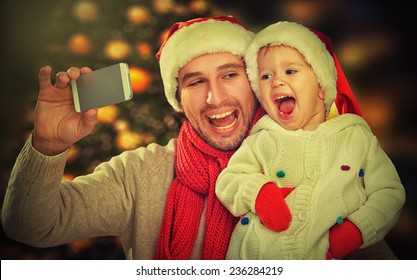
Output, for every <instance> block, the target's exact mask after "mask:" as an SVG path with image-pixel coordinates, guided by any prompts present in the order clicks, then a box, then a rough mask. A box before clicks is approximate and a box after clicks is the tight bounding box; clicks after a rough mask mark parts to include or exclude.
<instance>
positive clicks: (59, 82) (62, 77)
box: [55, 72, 70, 88]
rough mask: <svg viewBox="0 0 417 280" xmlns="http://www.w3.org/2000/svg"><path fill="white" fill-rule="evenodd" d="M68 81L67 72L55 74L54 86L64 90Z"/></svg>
mask: <svg viewBox="0 0 417 280" xmlns="http://www.w3.org/2000/svg"><path fill="white" fill-rule="evenodd" d="M69 81H70V78H69V76H68V74H67V72H58V74H56V80H55V86H56V87H57V88H66V87H67V86H68V83H69Z"/></svg>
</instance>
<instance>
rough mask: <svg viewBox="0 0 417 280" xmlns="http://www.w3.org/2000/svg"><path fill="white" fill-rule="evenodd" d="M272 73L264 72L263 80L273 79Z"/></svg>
mask: <svg viewBox="0 0 417 280" xmlns="http://www.w3.org/2000/svg"><path fill="white" fill-rule="evenodd" d="M271 78H272V75H271V74H263V75H261V80H268V79H271Z"/></svg>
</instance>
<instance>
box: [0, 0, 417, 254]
mask: <svg viewBox="0 0 417 280" xmlns="http://www.w3.org/2000/svg"><path fill="white" fill-rule="evenodd" d="M85 2H88V3H87V4H92V6H91V5H90V6H83V7H84V10H83V9H78V10H76V9H75V8H76V7H81V4H85ZM108 2H112V3H108ZM158 3H165V5H166V6H165V10H164V9H161V6H157V4H158ZM167 3H168V4H167ZM0 5H1V7H0V20H1V24H0V28H1V29H0V30H1V31H0V32H1V33H0V36H1V42H2V43H1V49H0V55H1V59H0V61H1V68H0V69H1V70H0V79H1V102H0V106H1V107H0V131H1V132H0V141H1V142H0V188H1V195H2V196H3V195H4V192H5V188H6V186H7V181H8V179H9V176H10V171H11V168H12V166H13V163H14V161H15V159H16V157H17V154H18V152H19V150H20V149H21V147H22V146H23V143H24V141H25V139H26V138H27V136H28V134H29V133H30V131H31V130H32V128H33V127H32V117H33V109H34V106H35V104H36V98H37V91H38V83H37V73H38V71H39V68H40V67H42V66H43V65H45V64H49V65H51V66H52V67H53V69H54V71H55V73H56V72H57V71H60V70H66V69H67V68H68V67H70V66H85V65H87V66H90V67H91V68H93V69H97V68H99V67H101V66H104V65H110V64H113V63H116V62H117V61H118V60H120V59H117V58H115V57H111V56H110V57H109V56H108V55H106V54H105V52H104V51H103V49H104V46H105V45H106V43H107V42H108V41H110V40H113V39H116V40H124V41H125V42H128V44H130V45H131V46H134V45H135V44H136V43H137V42H138V41H141V42H145V43H146V44H147V46H149V47H150V49H151V51H152V55H151V56H145V55H143V54H138V53H137V52H136V51H135V48H134V47H132V49H131V52H130V54H129V55H127V56H125V57H124V58H123V60H125V61H127V62H128V63H129V64H130V65H131V66H132V65H133V66H139V67H142V69H144V70H145V72H146V74H147V75H148V76H149V77H151V81H150V82H149V83H148V84H147V86H146V88H145V89H143V90H141V91H140V92H137V93H136V94H135V97H134V100H133V101H132V102H130V103H128V104H121V105H119V106H117V110H118V114H116V116H115V117H114V115H112V111H111V110H107V111H104V116H105V117H107V119H106V118H105V119H103V120H102V121H101V123H100V124H99V125H98V128H97V130H96V132H95V134H94V135H91V136H89V137H87V138H86V139H84V140H82V141H80V143H77V145H76V146H75V147H74V151H75V152H74V153H75V155H74V156H73V158H72V160H69V163H68V166H67V170H66V176H68V177H71V176H76V175H79V174H83V173H86V172H89V171H90V170H91V169H92V168H93V167H94V165H96V164H97V163H98V162H100V161H103V160H107V159H109V158H110V157H111V156H112V155H115V154H118V153H120V152H121V151H122V150H125V149H130V148H133V147H135V146H139V145H146V144H147V143H149V142H158V143H161V144H165V143H166V142H167V141H168V139H169V138H171V137H175V136H176V133H177V130H178V125H179V121H178V120H177V119H176V118H173V117H172V110H171V108H170V107H169V105H168V104H167V102H166V101H165V96H164V94H163V90H162V83H161V81H160V77H159V69H158V64H157V61H156V59H155V58H154V53H155V52H156V51H157V49H158V47H159V38H160V35H161V34H162V32H163V31H164V30H165V29H166V28H167V27H169V26H170V25H171V24H172V23H173V22H174V21H179V20H187V19H190V18H192V17H197V16H207V15H213V14H233V15H236V16H238V17H239V18H240V19H241V20H242V21H243V22H244V23H245V24H246V25H247V26H248V27H249V28H250V29H251V30H253V31H254V32H256V31H258V30H260V29H261V28H263V27H265V26H267V25H269V24H271V23H274V22H276V21H280V20H290V21H298V22H300V23H303V24H305V25H307V26H309V27H312V28H316V29H318V30H320V31H322V32H324V33H326V34H327V35H329V36H331V37H332V39H333V44H334V47H335V50H336V53H337V55H338V58H339V60H340V62H341V64H342V66H343V68H344V70H345V74H346V76H347V78H348V80H349V81H350V84H351V87H352V88H353V90H354V92H355V95H356V97H357V99H358V101H359V103H360V106H361V109H362V111H363V115H364V117H365V119H366V120H367V121H368V122H369V124H370V126H371V128H372V130H373V132H374V133H375V134H376V135H377V137H378V139H379V140H380V143H381V145H382V147H383V148H384V150H385V151H386V153H387V154H388V155H389V156H390V157H391V159H392V161H393V162H394V164H395V165H396V167H397V170H398V173H399V174H400V177H401V179H402V182H403V184H404V186H405V188H406V192H407V202H406V205H405V207H404V209H403V211H402V213H401V216H400V219H399V221H398V223H397V225H396V226H395V228H394V229H393V230H392V231H391V232H390V233H389V234H388V236H387V238H386V240H387V241H388V243H389V244H390V246H391V248H392V249H393V250H394V252H395V253H396V254H397V255H398V257H399V258H400V259H416V257H417V250H416V249H417V241H416V238H415V237H416V236H417V209H416V207H417V206H416V199H417V194H416V190H415V185H416V183H417V179H416V175H415V173H416V167H417V147H416V139H417V130H416V125H415V121H414V120H415V111H416V109H415V107H416V106H415V103H416V99H417V97H416V96H417V94H416V90H415V84H414V83H415V80H416V78H417V76H416V62H417V59H416V54H415V43H412V41H414V38H413V37H414V36H415V30H414V29H413V28H414V26H415V25H413V20H414V18H415V15H414V13H413V9H411V8H410V7H409V6H408V5H405V4H403V3H401V2H399V1H359V0H355V1H348V0H346V1H342V0H340V1H330V0H328V1H326V0H321V1H296V0H292V1H272V0H270V1H269V0H268V1H266V0H264V1H250V0H243V1H242V0H235V1H232V0H229V1H220V0H217V1H205V0H194V1H174V0H173V1H167V0H166V1H159V2H158V0H143V1H127V0H123V1H99V0H95V1H94V0H89V1H87V0H85V1H74V0H54V1H53V0H38V1H29V0H16V1H7V2H6V3H5V1H3V2H2V3H1V4H0ZM133 5H138V6H139V7H141V8H142V11H146V12H147V14H146V16H143V15H142V16H139V19H141V18H142V19H143V18H146V21H144V22H141V23H139V24H138V23H132V20H131V19H130V20H129V19H128V18H127V17H126V11H128V10H129V9H130V8H131V7H132V6H133ZM85 7H87V8H88V9H87V10H86V9H85ZM91 7H94V8H96V10H94V9H93V10H91ZM157 7H159V8H157ZM94 11H95V12H96V13H92V12H94ZM88 12H90V15H91V16H92V17H94V19H92V20H89V19H88V18H85V17H83V15H85V14H86V13H87V14H88ZM77 32H81V33H83V34H85V35H86V36H87V37H88V38H89V39H90V42H91V45H92V47H91V49H90V50H89V51H88V52H86V53H84V54H80V53H76V52H74V51H73V50H71V49H70V47H69V43H68V42H69V39H70V37H71V36H72V35H73V34H76V33H77ZM126 126H127V127H128V129H126V128H124V129H121V127H126ZM122 132H123V133H124V134H123V133H122ZM122 136H124V138H123V137H122ZM132 139H135V141H133V140H132ZM132 141H133V142H132ZM1 201H2V199H1ZM0 237H1V239H0V246H1V249H0V257H1V259H122V258H124V256H123V253H122V251H121V250H120V247H119V244H118V241H117V239H116V238H112V237H102V238H95V239H89V240H82V241H79V242H74V243H72V244H67V245H62V246H58V247H54V248H47V249H38V248H32V247H30V246H26V245H23V244H20V243H17V242H15V241H12V240H10V239H8V238H7V237H6V236H5V235H4V233H3V231H1V232H0Z"/></svg>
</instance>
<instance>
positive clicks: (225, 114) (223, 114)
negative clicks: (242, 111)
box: [208, 111, 233, 119]
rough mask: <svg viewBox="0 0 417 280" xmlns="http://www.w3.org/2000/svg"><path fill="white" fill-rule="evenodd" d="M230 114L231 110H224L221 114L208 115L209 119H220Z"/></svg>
mask: <svg viewBox="0 0 417 280" xmlns="http://www.w3.org/2000/svg"><path fill="white" fill-rule="evenodd" d="M231 114H233V111H229V112H225V113H222V114H216V115H210V116H208V117H209V118H210V119H221V118H224V117H227V116H230V115H231Z"/></svg>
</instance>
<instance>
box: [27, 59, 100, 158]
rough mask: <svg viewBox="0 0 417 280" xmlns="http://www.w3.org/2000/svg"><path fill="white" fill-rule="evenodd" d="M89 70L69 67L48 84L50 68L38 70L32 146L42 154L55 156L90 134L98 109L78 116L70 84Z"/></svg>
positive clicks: (95, 121)
mask: <svg viewBox="0 0 417 280" xmlns="http://www.w3.org/2000/svg"><path fill="white" fill-rule="evenodd" d="M91 71H92V70H91V69H90V68H87V67H84V68H81V69H79V68H76V67H72V68H70V69H68V71H67V72H59V73H58V74H57V75H56V81H55V85H53V84H52V82H51V73H52V68H51V67H50V66H45V67H43V68H42V69H40V71H39V86H40V89H39V96H38V101H37V104H36V108H35V120H34V128H35V129H34V134H33V142H32V143H33V147H34V148H35V149H36V150H37V151H39V152H40V153H42V154H44V155H50V156H51V155H57V154H59V153H61V152H63V151H65V150H66V149H67V148H68V147H70V146H71V145H72V144H74V143H75V142H77V141H79V140H80V139H81V138H83V137H85V136H86V135H88V134H90V133H91V132H92V131H93V129H94V127H95V125H96V123H97V109H91V110H88V111H86V112H83V113H77V112H76V111H75V109H74V102H73V97H72V91H71V85H70V81H71V80H75V79H77V78H78V77H79V76H80V75H81V74H86V73H89V72H91Z"/></svg>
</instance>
